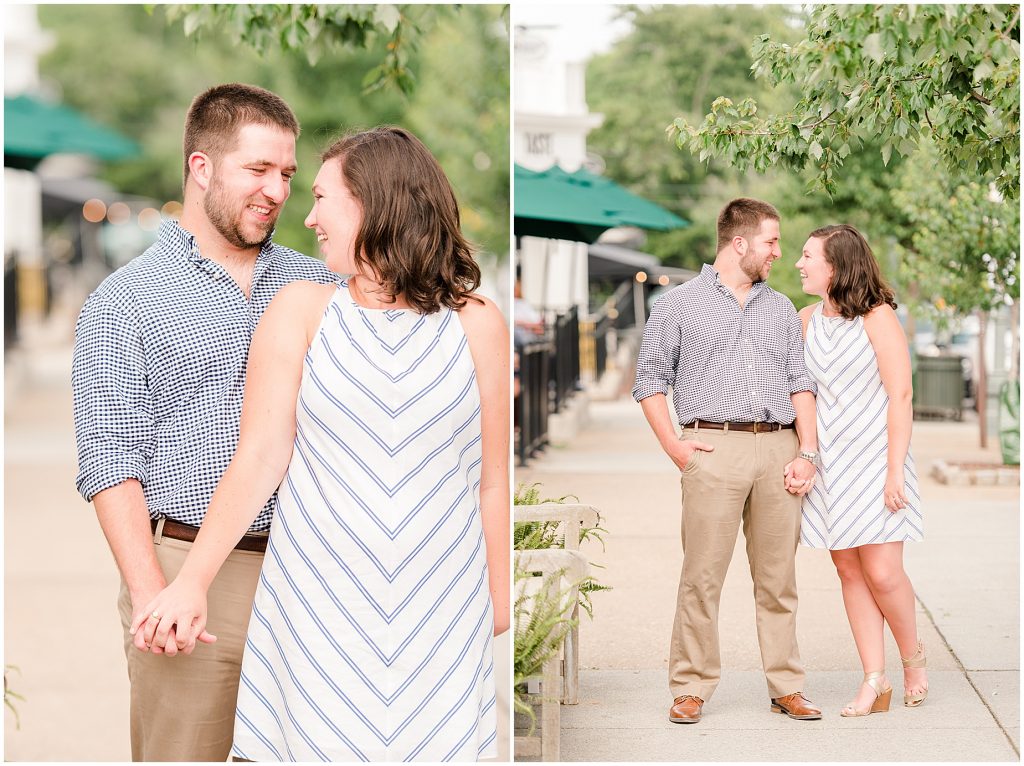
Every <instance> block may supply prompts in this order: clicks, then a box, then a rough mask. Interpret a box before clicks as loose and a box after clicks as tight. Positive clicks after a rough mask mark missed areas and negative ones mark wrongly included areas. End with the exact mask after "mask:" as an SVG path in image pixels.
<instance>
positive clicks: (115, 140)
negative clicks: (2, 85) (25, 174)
mask: <svg viewBox="0 0 1024 766" xmlns="http://www.w3.org/2000/svg"><path fill="white" fill-rule="evenodd" d="M64 152H67V153H74V154H88V155H91V156H93V157H98V158H99V159H101V160H117V159H123V158H125V157H132V156H134V155H136V154H138V153H139V147H138V145H137V144H136V143H135V142H134V141H131V140H129V139H127V138H125V137H124V136H122V135H120V134H119V133H116V132H114V131H112V130H110V129H108V128H105V127H103V126H102V125H99V124H98V123H96V122H93V121H92V120H91V119H89V118H88V117H86V116H85V115H83V114H80V113H79V112H77V111H75V110H74V109H71V108H69V107H66V106H58V105H55V104H47V103H45V102H43V101H40V100H38V99H36V98H33V97H31V96H16V97H14V98H4V166H5V167H19V168H32V167H34V166H35V165H36V164H38V162H39V161H40V160H41V159H43V158H44V157H47V156H49V155H51V154H58V153H64Z"/></svg>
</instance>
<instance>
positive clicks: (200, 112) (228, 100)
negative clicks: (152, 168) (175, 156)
mask: <svg viewBox="0 0 1024 766" xmlns="http://www.w3.org/2000/svg"><path fill="white" fill-rule="evenodd" d="M245 125H270V126H277V127H279V128H282V129H283V130H287V131H290V132H291V133H292V135H293V136H295V137H296V138H298V137H299V121H298V120H296V119H295V115H294V113H292V110H291V109H290V108H289V106H288V104H286V103H285V102H284V99H282V98H281V97H280V96H278V95H276V94H274V93H271V92H270V91H269V90H265V89H264V88H260V87H257V86H255V85H244V84H242V83H237V82H232V83H228V84H226V85H216V86H214V87H212V88H210V89H209V90H206V91H204V92H203V93H200V94H199V95H198V96H196V97H195V99H194V100H193V101H192V106H190V107H189V108H188V115H187V116H186V117H185V136H184V140H183V141H182V144H183V148H184V152H185V175H184V181H185V182H187V181H188V174H189V170H188V158H189V157H190V156H191V155H192V153H193V152H203V153H205V154H208V155H210V156H211V157H213V158H214V159H217V158H218V157H222V156H223V155H225V154H227V153H228V152H230V151H231V150H232V149H234V148H235V144H236V142H237V141H238V132H239V130H241V129H242V127H244V126H245Z"/></svg>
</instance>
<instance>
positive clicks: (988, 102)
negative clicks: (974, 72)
mask: <svg viewBox="0 0 1024 766" xmlns="http://www.w3.org/2000/svg"><path fill="white" fill-rule="evenodd" d="M971 98H973V99H974V100H975V101H980V102H981V103H983V104H984V105H985V106H990V105H991V104H992V100H991V99H988V98H985V97H984V96H983V95H981V94H980V93H977V92H976V91H973V90H972V91H971Z"/></svg>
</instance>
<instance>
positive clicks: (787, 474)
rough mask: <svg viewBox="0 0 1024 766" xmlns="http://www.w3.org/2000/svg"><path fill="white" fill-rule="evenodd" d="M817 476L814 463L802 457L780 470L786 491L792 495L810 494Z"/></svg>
mask: <svg viewBox="0 0 1024 766" xmlns="http://www.w3.org/2000/svg"><path fill="white" fill-rule="evenodd" d="M817 476H818V471H817V469H816V468H815V467H814V463H812V462H811V461H810V460H805V459H804V458H802V457H798V458H796V459H795V460H793V461H791V462H789V463H787V464H786V467H785V468H783V469H782V480H783V483H784V484H785V487H786V491H787V492H789V493H790V494H792V495H799V496H803V495H806V494H807V493H808V492H810V491H811V487H813V486H814V480H815V479H816V478H817Z"/></svg>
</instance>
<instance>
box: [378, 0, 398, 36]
mask: <svg viewBox="0 0 1024 766" xmlns="http://www.w3.org/2000/svg"><path fill="white" fill-rule="evenodd" d="M374 21H376V22H377V23H378V24H379V25H380V26H382V27H384V29H386V30H387V31H388V34H393V33H394V31H395V30H396V29H398V25H399V23H400V22H401V21H402V12H401V11H400V10H399V9H398V6H397V5H378V6H377V7H376V11H375V13H374Z"/></svg>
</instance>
